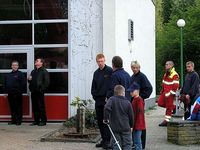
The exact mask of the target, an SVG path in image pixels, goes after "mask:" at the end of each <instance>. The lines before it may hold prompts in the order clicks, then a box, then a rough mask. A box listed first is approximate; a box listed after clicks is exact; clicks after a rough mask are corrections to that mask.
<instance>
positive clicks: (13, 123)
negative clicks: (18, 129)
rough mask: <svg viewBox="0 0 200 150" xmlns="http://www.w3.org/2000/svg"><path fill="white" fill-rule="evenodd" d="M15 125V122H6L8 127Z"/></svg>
mask: <svg viewBox="0 0 200 150" xmlns="http://www.w3.org/2000/svg"><path fill="white" fill-rule="evenodd" d="M15 124H16V122H14V121H11V122H8V125H15Z"/></svg>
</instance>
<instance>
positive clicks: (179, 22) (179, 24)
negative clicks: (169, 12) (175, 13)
mask: <svg viewBox="0 0 200 150" xmlns="http://www.w3.org/2000/svg"><path fill="white" fill-rule="evenodd" d="M177 26H178V27H180V29H181V49H180V50H181V51H180V54H181V55H180V61H181V87H183V27H184V26H185V20H183V19H179V20H178V21H177Z"/></svg>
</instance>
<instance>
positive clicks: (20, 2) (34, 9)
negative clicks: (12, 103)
mask: <svg viewBox="0 0 200 150" xmlns="http://www.w3.org/2000/svg"><path fill="white" fill-rule="evenodd" d="M5 45H18V46H19V45H20V46H22V47H23V46H29V47H31V52H32V54H34V57H28V58H27V56H23V55H21V54H20V55H21V56H18V54H12V56H11V55H9V54H8V55H7V54H6V50H5V54H2V53H1V54H0V63H1V66H0V72H2V70H3V69H7V68H8V67H9V69H10V63H11V62H10V61H11V58H13V57H14V58H16V59H18V61H19V64H20V65H21V66H20V68H21V69H24V70H23V71H24V72H27V70H29V68H27V67H28V66H30V65H27V64H26V63H23V62H22V60H27V61H28V64H32V65H31V66H32V68H31V69H33V68H34V66H33V63H29V62H34V60H33V59H34V58H37V57H42V58H44V59H45V67H46V68H47V69H48V71H49V74H50V86H49V88H48V90H47V92H48V93H52V94H56V93H58V94H61V93H62V94H67V93H68V0H12V1H10V0H2V1H0V47H1V46H5ZM1 58H3V59H1ZM25 68H26V69H25ZM3 73H4V72H3ZM6 73H7V72H6ZM0 82H3V74H1V76H0ZM0 84H2V83H0ZM0 88H1V86H0ZM2 89H3V88H2ZM0 90H1V89H0Z"/></svg>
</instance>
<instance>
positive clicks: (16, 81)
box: [5, 61, 26, 125]
mask: <svg viewBox="0 0 200 150" xmlns="http://www.w3.org/2000/svg"><path fill="white" fill-rule="evenodd" d="M11 67H12V72H10V73H9V74H8V75H7V76H6V78H5V91H6V93H8V101H9V106H10V112H11V122H9V123H8V124H9V125H12V124H16V125H21V122H22V93H23V92H24V91H25V88H26V80H25V77H24V75H23V73H22V72H21V71H19V70H18V68H19V63H18V61H12V64H11Z"/></svg>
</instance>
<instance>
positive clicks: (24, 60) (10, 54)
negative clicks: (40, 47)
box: [0, 47, 34, 121]
mask: <svg viewBox="0 0 200 150" xmlns="http://www.w3.org/2000/svg"><path fill="white" fill-rule="evenodd" d="M32 53H33V50H32V49H31V47H25V48H24V47H19V48H0V108H1V109H0V121H7V120H10V118H11V116H10V109H9V105H8V100H7V96H6V94H5V91H4V78H5V75H6V74H7V73H9V72H11V62H12V61H13V60H16V61H18V62H19V70H20V71H22V72H23V74H24V76H25V78H27V75H29V74H30V71H31V70H32V69H33V66H34V65H33V63H34V58H33V56H34V55H33V54H32ZM29 95H30V92H29V90H28V84H27V87H26V90H25V91H24V92H23V120H30V119H31V118H32V109H31V102H30V99H29V97H30V96H29Z"/></svg>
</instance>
